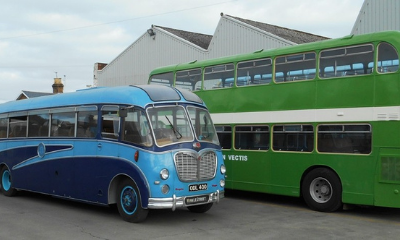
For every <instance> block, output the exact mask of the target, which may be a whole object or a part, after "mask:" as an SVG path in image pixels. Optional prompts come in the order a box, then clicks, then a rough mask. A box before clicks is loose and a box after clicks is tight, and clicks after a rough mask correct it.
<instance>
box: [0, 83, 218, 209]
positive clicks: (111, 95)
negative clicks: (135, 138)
mask: <svg viewBox="0 0 400 240" xmlns="http://www.w3.org/2000/svg"><path fill="white" fill-rule="evenodd" d="M147 86H149V85H147ZM147 86H146V87H144V88H147ZM151 88H152V89H151V91H152V94H154V93H157V91H156V90H157V89H155V88H154V86H151ZM170 89H172V88H170ZM173 90H174V89H173ZM174 91H175V90H174ZM161 92H162V91H161ZM175 92H176V93H178V97H179V100H178V99H173V100H171V101H169V100H168V99H161V100H160V99H158V100H157V101H159V102H155V101H153V100H154V99H157V98H156V97H155V96H152V97H150V96H149V95H148V92H146V91H144V90H143V89H142V88H140V87H116V88H97V89H91V90H85V91H78V92H75V93H65V94H58V95H54V96H48V97H39V98H36V99H28V100H22V101H16V102H11V103H6V104H2V105H0V113H2V114H7V113H10V112H18V111H29V110H32V109H48V108H52V107H57V108H59V107H61V106H79V105H87V104H88V105H93V104H95V105H98V106H101V105H103V104H118V105H133V106H135V107H141V108H146V106H149V105H152V104H159V103H162V104H167V103H168V102H178V103H179V104H182V105H192V106H193V105H195V106H200V107H205V106H204V104H203V103H199V102H187V101H186V100H185V99H184V98H183V96H182V95H181V94H180V92H179V91H175ZM173 95H174V94H173V93H170V95H169V96H173ZM152 99H153V100H152ZM195 141H196V140H195ZM195 141H193V142H195ZM193 142H185V143H179V144H176V145H169V146H166V147H158V146H156V145H155V144H154V145H153V146H151V147H143V146H136V145H133V144H129V143H124V142H121V141H118V140H112V139H102V138H101V137H100V134H97V137H96V138H93V139H83V138H81V139H80V138H67V139H66V138H10V139H0V166H2V165H6V166H7V167H8V168H9V169H10V173H11V176H12V187H13V188H16V189H20V190H28V191H34V192H39V193H44V194H49V195H53V196H57V197H63V198H68V199H73V200H78V201H85V202H90V203H96V204H109V203H110V196H109V192H110V190H111V189H110V187H111V183H112V181H113V179H115V178H116V177H118V176H127V177H129V178H131V179H132V180H133V181H134V182H135V183H136V185H137V186H138V188H139V191H140V194H141V198H142V206H143V207H144V208H147V205H148V200H149V198H170V197H172V195H174V194H175V195H176V196H191V195H199V194H208V193H212V192H215V191H217V190H219V191H223V187H220V184H219V182H220V180H221V179H224V175H223V174H221V172H220V167H221V165H222V164H223V158H222V153H221V149H220V147H219V146H218V145H215V144H212V143H206V142H202V143H201V145H202V146H201V148H200V149H194V147H193ZM202 149H208V150H212V151H215V152H216V154H217V157H218V163H217V171H216V177H215V178H214V179H212V180H210V181H202V182H199V183H208V186H209V187H208V189H207V190H203V191H198V192H189V185H191V184H196V182H190V183H184V182H181V181H180V180H179V178H178V175H177V173H176V170H175V165H174V160H173V156H174V154H175V152H177V151H180V150H184V151H197V152H198V151H201V150H202ZM136 152H138V154H139V158H138V161H135V159H134V156H135V153H136ZM163 168H167V169H168V170H169V173H170V177H169V178H168V179H167V180H162V179H161V177H160V171H161V170H162V169H163ZM164 184H168V185H169V186H170V191H169V192H168V193H167V194H163V193H162V192H161V188H162V186H163V185H164Z"/></svg>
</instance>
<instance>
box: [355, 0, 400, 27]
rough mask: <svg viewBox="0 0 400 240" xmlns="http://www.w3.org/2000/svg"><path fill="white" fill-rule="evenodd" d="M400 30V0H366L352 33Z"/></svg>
mask: <svg viewBox="0 0 400 240" xmlns="http://www.w3.org/2000/svg"><path fill="white" fill-rule="evenodd" d="M386 30H398V31H400V0H365V1H364V3H363V5H362V7H361V10H360V13H359V14H358V17H357V20H356V22H355V23H354V26H353V29H352V31H351V34H355V35H358V34H365V33H372V32H381V31H386Z"/></svg>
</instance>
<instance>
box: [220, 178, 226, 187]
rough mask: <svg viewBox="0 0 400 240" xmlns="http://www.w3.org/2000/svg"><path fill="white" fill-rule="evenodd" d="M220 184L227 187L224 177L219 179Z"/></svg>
mask: <svg viewBox="0 0 400 240" xmlns="http://www.w3.org/2000/svg"><path fill="white" fill-rule="evenodd" d="M219 185H220V186H221V187H225V180H224V179H221V180H219Z"/></svg>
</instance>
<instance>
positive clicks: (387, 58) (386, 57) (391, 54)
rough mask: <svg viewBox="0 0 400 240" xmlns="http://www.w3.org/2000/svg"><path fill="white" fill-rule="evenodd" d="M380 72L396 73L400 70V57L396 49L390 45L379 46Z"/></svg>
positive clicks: (382, 44) (381, 44)
mask: <svg viewBox="0 0 400 240" xmlns="http://www.w3.org/2000/svg"><path fill="white" fill-rule="evenodd" d="M377 65H378V66H377V67H378V72H379V73H389V72H396V71H397V70H398V69H399V55H398V54H397V51H396V49H395V48H394V47H393V46H392V45H390V44H388V43H384V42H383V43H380V44H379V46H378V64H377Z"/></svg>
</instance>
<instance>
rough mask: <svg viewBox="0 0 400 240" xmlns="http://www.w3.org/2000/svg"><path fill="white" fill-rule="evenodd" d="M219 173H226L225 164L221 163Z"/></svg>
mask: <svg viewBox="0 0 400 240" xmlns="http://www.w3.org/2000/svg"><path fill="white" fill-rule="evenodd" d="M221 173H222V174H225V173H226V167H225V165H221Z"/></svg>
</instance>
